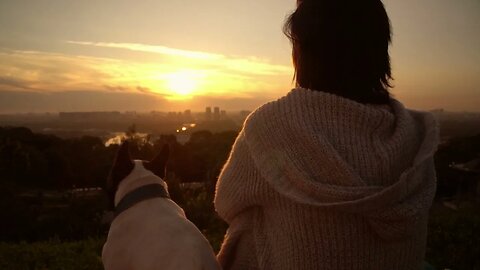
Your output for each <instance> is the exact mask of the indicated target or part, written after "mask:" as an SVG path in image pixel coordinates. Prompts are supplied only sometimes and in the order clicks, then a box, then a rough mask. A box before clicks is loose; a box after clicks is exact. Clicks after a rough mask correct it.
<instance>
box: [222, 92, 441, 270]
mask: <svg viewBox="0 0 480 270" xmlns="http://www.w3.org/2000/svg"><path fill="white" fill-rule="evenodd" d="M437 143H438V129H437V125H436V122H435V120H434V118H433V116H432V115H431V114H428V113H423V112H416V111H411V110H407V109H405V108H404V106H403V105H402V104H401V103H400V102H398V101H396V100H394V99H392V100H391V102H390V104H389V105H365V104H360V103H357V102H355V101H352V100H349V99H345V98H342V97H339V96H336V95H332V94H328V93H325V92H319V91H311V90H306V89H301V88H299V89H294V90H292V91H291V92H290V93H289V94H288V95H286V96H285V97H283V98H281V99H279V100H277V101H274V102H271V103H267V104H265V105H264V106H262V107H260V108H259V109H257V110H256V111H255V112H253V113H252V114H251V115H250V116H249V117H248V119H247V120H246V122H245V124H244V127H243V129H242V131H241V132H240V134H239V136H238V138H237V140H236V142H235V144H234V146H233V149H232V152H231V154H230V157H229V159H228V161H227V163H226V164H225V167H224V168H223V170H222V173H221V175H220V178H219V180H218V183H217V190H216V196H215V207H216V210H217V212H218V214H219V215H220V216H221V217H222V218H223V219H224V220H225V221H227V222H228V224H229V229H228V231H227V234H226V236H225V239H224V242H223V245H222V248H221V251H220V253H219V255H218V259H219V260H220V262H221V264H222V265H223V267H224V269H227V270H228V269H289V270H292V269H349V270H352V269H369V270H374V269H379V270H380V269H381V270H384V269H420V268H421V264H422V261H423V258H424V253H425V243H426V226H427V217H428V210H429V208H430V206H431V204H432V200H433V196H434V193H435V171H434V165H433V154H434V152H435V150H436V146H437Z"/></svg>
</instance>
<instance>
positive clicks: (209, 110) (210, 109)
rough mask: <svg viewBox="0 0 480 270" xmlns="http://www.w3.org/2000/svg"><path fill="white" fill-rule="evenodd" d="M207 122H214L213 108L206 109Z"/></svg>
mask: <svg viewBox="0 0 480 270" xmlns="http://www.w3.org/2000/svg"><path fill="white" fill-rule="evenodd" d="M205 120H207V121H210V120H212V107H207V108H205Z"/></svg>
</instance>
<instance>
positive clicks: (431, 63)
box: [0, 0, 480, 113]
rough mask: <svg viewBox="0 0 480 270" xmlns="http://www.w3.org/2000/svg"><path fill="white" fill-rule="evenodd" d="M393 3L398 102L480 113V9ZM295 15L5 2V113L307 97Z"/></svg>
mask: <svg viewBox="0 0 480 270" xmlns="http://www.w3.org/2000/svg"><path fill="white" fill-rule="evenodd" d="M384 3H385V6H386V9H387V11H388V12H389V15H390V19H391V22H392V28H393V33H394V35H393V41H392V47H391V58H392V70H393V77H394V79H395V80H394V81H393V84H394V86H395V88H393V89H392V94H393V95H394V96H395V97H396V98H397V99H399V100H401V101H402V102H404V103H405V104H406V105H407V106H409V107H412V108H417V109H435V108H445V109H447V110H457V111H461V110H466V111H468V110H472V111H474V110H479V108H478V104H479V102H480V77H479V76H478V74H480V65H479V64H478V63H480V54H478V47H479V46H480V36H479V35H478V33H477V32H478V26H480V15H479V14H480V12H478V11H480V2H478V1H476V0H465V1H464V2H462V3H461V4H460V3H457V2H455V1H449V0H425V1H415V0H405V1H396V0H384ZM295 5H296V1H290V0H265V1H260V2H259V1H251V0H246V1H236V2H235V1H234V2H232V1H226V2H225V1H219V0H214V1H212V2H208V3H205V2H201V1H191V0H188V1H187V2H185V3H184V2H178V1H169V2H165V1H145V2H143V1H142V2H141V3H140V2H138V1H133V0H125V1H121V3H119V2H118V1H114V0H105V1H100V2H98V1H97V2H95V3H93V2H90V1H61V0H51V1H50V0H49V1H46V0H39V1H16V0H5V1H1V2H0V18H2V23H1V24H0V31H1V32H2V35H1V36H0V99H1V100H4V102H3V103H2V101H1V100H0V113H12V112H23V111H28V112H44V111H52V112H56V111H63V110H67V111H68V110H106V109H111V110H120V111H122V110H146V111H149V110H157V109H158V108H159V107H161V109H162V110H178V111H182V110H185V109H193V110H203V109H204V108H205V106H221V107H224V108H225V109H226V110H242V109H249V110H251V109H255V108H256V107H258V106H259V105H261V104H263V103H265V102H267V101H269V100H272V99H276V98H279V97H281V96H283V95H285V94H286V93H287V92H288V91H289V90H290V89H291V88H293V87H295V84H294V83H293V81H292V78H293V75H294V70H293V67H292V60H291V45H290V43H289V41H288V39H287V38H286V37H285V36H284V34H283V33H282V25H283V23H284V20H285V17H286V16H287V15H288V14H289V13H290V12H291V11H292V10H293V9H294V8H295ZM118 14H123V15H122V16H118ZM178 18H183V19H182V20H181V22H179V21H178ZM445 18H447V19H445ZM425 21H428V22H429V23H428V24H426V23H424V22H425ZM32 26H35V27H32ZM446 52H448V53H446ZM72 96H75V98H73V97H72ZM96 96H98V97H105V100H104V101H102V102H100V101H99V102H98V103H92V102H91V101H90V100H91V99H92V98H93V99H94V100H95V98H94V97H96ZM127 96H128V97H129V98H126V97H127ZM54 97H58V100H56V99H55V98H54ZM107 97H108V98H107ZM81 99H83V100H85V102H84V103H80V101H79V100H81ZM118 99H121V100H126V101H125V102H123V101H122V102H119V101H118ZM7 100H8V101H7ZM31 100H35V102H34V103H32V102H31ZM127 101H129V102H127ZM145 101H148V102H150V103H148V102H147V103H148V104H150V105H146V102H145ZM158 104H161V106H160V105H158Z"/></svg>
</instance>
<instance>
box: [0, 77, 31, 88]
mask: <svg viewBox="0 0 480 270" xmlns="http://www.w3.org/2000/svg"><path fill="white" fill-rule="evenodd" d="M31 84H32V82H29V81H26V80H21V79H18V78H13V77H7V76H0V87H6V88H10V89H15V90H16V89H20V90H35V89H34V88H33V87H31Z"/></svg>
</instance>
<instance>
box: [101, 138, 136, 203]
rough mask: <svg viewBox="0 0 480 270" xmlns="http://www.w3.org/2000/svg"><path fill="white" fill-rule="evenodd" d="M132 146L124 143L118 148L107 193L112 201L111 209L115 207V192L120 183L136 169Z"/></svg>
mask: <svg viewBox="0 0 480 270" xmlns="http://www.w3.org/2000/svg"><path fill="white" fill-rule="evenodd" d="M129 148H130V144H129V142H128V141H124V142H123V143H122V144H121V145H120V147H119V148H118V151H117V155H116V156H115V160H114V161H113V165H112V169H111V171H110V175H109V176H108V179H107V184H106V191H107V193H108V196H109V199H110V206H111V208H113V207H114V200H115V192H116V191H117V189H118V186H119V184H120V182H121V181H122V180H123V179H124V178H125V177H127V175H129V174H130V173H131V172H132V170H133V167H134V163H133V161H132V159H131V157H130V150H129Z"/></svg>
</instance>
